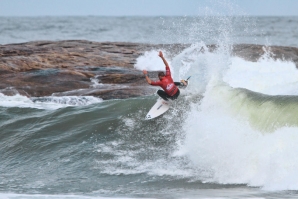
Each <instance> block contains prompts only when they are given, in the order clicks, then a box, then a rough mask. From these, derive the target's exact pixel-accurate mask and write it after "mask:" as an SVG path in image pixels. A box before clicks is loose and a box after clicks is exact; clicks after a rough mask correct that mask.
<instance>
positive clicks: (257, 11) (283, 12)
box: [0, 0, 298, 16]
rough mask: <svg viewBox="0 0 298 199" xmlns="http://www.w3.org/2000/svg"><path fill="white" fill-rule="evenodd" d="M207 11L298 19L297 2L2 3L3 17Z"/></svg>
mask: <svg viewBox="0 0 298 199" xmlns="http://www.w3.org/2000/svg"><path fill="white" fill-rule="evenodd" d="M218 2H220V3H218ZM206 10H209V11H210V12H209V14H212V13H213V12H214V11H215V12H218V13H220V14H230V15H243V14H245V15H252V16H298V0H0V16H88V15H94V16H185V15H186V16H196V15H204V14H205V12H206ZM213 14H214V13H213Z"/></svg>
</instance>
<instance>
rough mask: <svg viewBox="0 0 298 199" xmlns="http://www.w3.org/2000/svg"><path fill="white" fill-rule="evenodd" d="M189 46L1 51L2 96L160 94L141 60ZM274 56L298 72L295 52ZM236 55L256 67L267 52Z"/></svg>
mask: <svg viewBox="0 0 298 199" xmlns="http://www.w3.org/2000/svg"><path fill="white" fill-rule="evenodd" d="M188 46H189V45H181V44H168V45H152V44H135V43H117V42H101V43H100V42H91V41H81V40H79V41H77V40H76V41H71V40H68V41H36V42H28V43H21V44H9V45H0V78H1V81H0V92H2V93H5V94H7V95H13V94H15V93H16V92H17V93H20V94H22V95H26V96H30V97H40V96H49V95H57V96H63V95H92V96H98V97H100V98H103V99H122V98H128V97H137V96H142V95H148V94H152V93H153V92H154V90H156V88H152V87H150V86H149V85H148V84H147V83H146V81H145V79H144V76H143V74H142V72H141V71H138V70H135V69H134V64H135V63H136V59H137V57H139V56H140V55H142V54H143V53H144V52H145V51H148V50H152V49H166V50H167V51H168V52H170V53H171V54H172V55H175V54H177V53H179V52H181V51H182V50H183V49H184V48H186V47H188ZM208 47H209V51H213V50H215V49H216V46H215V45H210V46H208ZM270 50H271V52H272V53H273V57H274V58H279V59H285V60H291V61H293V62H295V63H296V65H297V66H298V49H297V48H293V47H277V46H271V47H270ZM202 53H204V52H202ZM232 53H233V54H234V55H235V56H239V57H242V58H244V59H246V60H251V61H256V60H258V59H259V58H260V56H261V55H262V54H264V50H263V46H260V45H248V44H242V45H235V46H233V52H232ZM152 76H156V74H152Z"/></svg>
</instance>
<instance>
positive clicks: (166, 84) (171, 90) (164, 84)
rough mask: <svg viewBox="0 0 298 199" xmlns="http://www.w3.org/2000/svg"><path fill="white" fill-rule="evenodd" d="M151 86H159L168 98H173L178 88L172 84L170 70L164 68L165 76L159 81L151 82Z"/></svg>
mask: <svg viewBox="0 0 298 199" xmlns="http://www.w3.org/2000/svg"><path fill="white" fill-rule="evenodd" d="M151 85H152V86H160V87H161V88H163V90H164V91H165V92H166V94H168V95H169V96H173V95H175V94H176V93H177V91H178V87H177V86H176V85H175V84H174V81H173V79H172V77H171V71H170V68H169V67H168V66H167V67H166V76H165V77H164V78H163V79H162V80H161V81H151Z"/></svg>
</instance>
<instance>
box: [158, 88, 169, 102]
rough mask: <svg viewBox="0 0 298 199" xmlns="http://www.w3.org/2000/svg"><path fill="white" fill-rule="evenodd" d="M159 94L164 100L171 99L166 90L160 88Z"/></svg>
mask: <svg viewBox="0 0 298 199" xmlns="http://www.w3.org/2000/svg"><path fill="white" fill-rule="evenodd" d="M157 94H158V95H159V96H160V97H161V98H162V99H164V100H166V101H168V100H169V99H168V97H169V96H168V95H167V94H166V92H164V91H163V90H158V91H157Z"/></svg>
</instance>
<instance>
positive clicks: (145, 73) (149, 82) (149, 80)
mask: <svg viewBox="0 0 298 199" xmlns="http://www.w3.org/2000/svg"><path fill="white" fill-rule="evenodd" d="M143 73H144V75H145V78H146V81H147V82H148V84H151V82H152V81H151V79H150V78H149V77H148V72H147V71H146V70H143Z"/></svg>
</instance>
